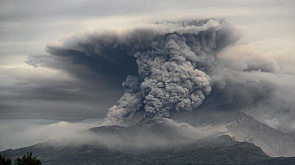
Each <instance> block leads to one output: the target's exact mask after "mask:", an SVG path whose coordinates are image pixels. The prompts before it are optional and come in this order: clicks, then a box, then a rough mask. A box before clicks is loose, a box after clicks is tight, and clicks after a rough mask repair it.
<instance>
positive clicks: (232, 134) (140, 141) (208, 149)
mask: <svg viewBox="0 0 295 165" xmlns="http://www.w3.org/2000/svg"><path fill="white" fill-rule="evenodd" d="M177 116H178V118H173V119H167V118H154V119H144V120H141V121H140V122H139V123H137V124H135V125H132V126H129V127H122V126H117V125H113V126H102V127H95V128H91V129H89V130H86V131H83V132H80V133H81V134H82V135H83V136H81V137H77V138H76V139H81V138H83V140H82V142H76V141H71V140H68V141H69V142H57V141H51V142H47V143H41V144H36V145H34V146H30V147H26V148H20V149H16V150H6V151H3V152H0V154H1V155H7V156H9V157H11V158H13V159H15V158H16V157H19V156H22V155H24V154H26V153H27V152H33V154H34V156H37V157H38V158H39V159H41V160H42V163H43V164H44V165H51V164H54V165H57V164H62V165H82V164H87V165H89V164H90V165H91V164H93V165H96V164H109V165H112V164H123V165H124V164H131V165H138V164H143V165H144V164H161V165H165V164H167V165H168V164H169V165H171V164H172V165H173V164H175V165H176V164H177V165H189V164H190V165H209V164H210V165H212V164H216V165H233V164H241V165H264V164H265V165H284V164H286V165H290V164H295V157H275V158H273V157H271V156H279V155H284V156H294V155H293V151H294V148H293V145H294V137H293V136H292V135H289V134H287V133H283V132H280V131H278V130H275V129H273V128H270V127H269V126H267V125H264V124H261V123H259V122H258V121H257V120H255V119H254V118H253V117H251V116H249V115H246V114H244V113H242V112H227V113H224V112H223V113H219V112H201V111H200V112H197V113H194V114H193V115H190V117H188V116H185V115H184V116H181V115H177ZM172 117H173V116H172ZM184 119H185V120H184ZM183 121H186V122H187V123H185V122H183Z"/></svg>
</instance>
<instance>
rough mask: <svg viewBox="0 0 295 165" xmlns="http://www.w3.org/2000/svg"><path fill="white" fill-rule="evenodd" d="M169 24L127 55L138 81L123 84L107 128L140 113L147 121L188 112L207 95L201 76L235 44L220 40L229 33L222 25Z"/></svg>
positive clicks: (132, 78) (207, 83)
mask: <svg viewBox="0 0 295 165" xmlns="http://www.w3.org/2000/svg"><path fill="white" fill-rule="evenodd" d="M170 24H172V25H170V26H167V25H165V26H167V29H161V28H162V27H163V26H164V25H162V24H160V25H159V29H160V30H159V29H158V31H157V33H155V31H153V32H154V33H153V35H151V36H150V37H148V38H142V40H143V41H140V42H139V45H136V46H135V48H140V49H133V50H132V52H131V53H129V55H130V56H133V57H135V58H136V63H137V65H138V75H137V76H131V75H130V76H128V77H127V79H126V81H125V82H123V84H122V85H123V87H124V88H125V93H124V95H123V96H122V97H121V98H120V100H119V101H118V103H119V105H115V106H113V107H112V108H110V109H109V112H108V121H109V122H110V123H122V122H126V119H128V118H132V116H133V115H134V114H135V113H136V112H137V111H141V110H142V109H144V112H145V114H144V116H145V118H153V117H169V112H170V111H175V110H176V111H182V110H187V111H191V110H193V109H194V108H196V107H197V106H199V105H200V104H201V103H202V101H203V100H204V99H205V96H206V95H208V94H209V93H210V91H211V86H210V77H209V76H208V75H207V74H206V73H205V72H206V71H208V70H210V66H211V63H214V61H215V57H216V52H217V51H218V50H220V49H222V47H223V46H225V45H226V44H225V43H229V42H230V41H229V40H230V39H233V38H230V37H229V38H225V37H224V33H225V32H227V31H226V30H224V29H223V26H222V22H221V21H220V20H203V21H192V22H178V23H170ZM168 27H169V28H168ZM227 36H231V35H227ZM233 40H235V39H233ZM221 43H222V44H221ZM137 44H138V43H137Z"/></svg>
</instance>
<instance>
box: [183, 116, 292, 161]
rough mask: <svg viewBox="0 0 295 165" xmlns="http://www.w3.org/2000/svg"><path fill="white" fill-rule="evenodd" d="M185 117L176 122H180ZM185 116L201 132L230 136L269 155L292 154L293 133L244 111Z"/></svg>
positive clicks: (287, 155) (286, 155)
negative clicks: (283, 130) (265, 122)
mask: <svg viewBox="0 0 295 165" xmlns="http://www.w3.org/2000/svg"><path fill="white" fill-rule="evenodd" d="M183 117H184V116H182V117H179V118H178V121H183V120H184V119H183ZM188 118H189V117H188V116H186V119H185V120H186V121H193V122H189V124H191V125H192V126H193V127H194V128H196V129H198V130H200V131H202V132H203V134H204V135H207V136H209V135H212V134H219V135H229V136H231V137H233V138H234V139H235V140H236V141H240V142H249V143H253V144H255V145H256V146H258V147H260V148H261V149H262V150H263V151H264V152H265V153H267V154H268V155H270V156H275V157H277V156H285V157H290V156H295V136H294V135H292V134H288V133H284V132H281V131H278V130H276V129H274V128H271V127H269V126H268V125H266V124H262V123H260V122H259V121H257V120H255V119H254V118H253V117H252V116H249V115H247V114H245V113H243V112H240V111H235V112H226V113H225V112H204V111H199V112H196V113H194V115H191V116H190V118H191V119H188Z"/></svg>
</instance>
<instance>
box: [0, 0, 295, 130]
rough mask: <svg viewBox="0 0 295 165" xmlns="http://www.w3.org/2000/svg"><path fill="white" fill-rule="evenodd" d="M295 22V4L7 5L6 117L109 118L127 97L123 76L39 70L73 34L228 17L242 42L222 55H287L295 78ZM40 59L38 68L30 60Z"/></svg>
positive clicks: (1, 114) (0, 25) (36, 0)
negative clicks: (110, 110) (243, 51)
mask: <svg viewBox="0 0 295 165" xmlns="http://www.w3.org/2000/svg"><path fill="white" fill-rule="evenodd" d="M294 17H295V16H294V1H293V0H271V1H265V0H248V1H231V0H208V1H206V2H204V1H194V0H185V1H168V0H164V1H141V0H140V1H139V0H117V1H114V0H107V1H106V0H105V1H104V0H99V1H91V0H71V1H67V0H64V1H60V0H59V1H55V0H54V1H45V0H27V1H17V0H2V1H1V5H0V119H20V118H23V119H26V118H41V119H53V120H83V119H87V118H104V117H105V116H106V113H107V109H108V108H110V107H111V106H112V105H114V104H116V102H117V100H118V99H119V98H120V96H121V95H122V93H123V89H122V88H121V83H122V81H123V80H124V78H122V77H118V78H117V79H114V78H112V77H107V75H106V77H101V76H97V75H91V74H90V75H85V77H81V76H75V75H73V74H71V73H69V72H67V71H65V70H64V69H61V67H62V64H61V66H59V67H55V68H52V67H46V65H47V64H48V61H46V62H47V63H46V64H44V65H40V63H42V62H43V61H42V60H44V58H46V57H48V56H50V55H49V54H48V53H47V52H46V51H45V48H46V45H58V44H60V43H62V42H63V41H64V40H66V39H67V38H69V37H70V36H72V35H74V34H84V33H93V32H94V31H97V32H100V31H104V30H115V31H120V30H121V29H126V28H131V27H133V26H140V25H143V24H148V23H154V22H162V21H175V20H176V21H177V20H182V19H200V18H226V21H228V22H229V23H230V24H232V25H233V26H234V27H235V28H236V29H237V30H238V31H239V32H240V33H241V40H240V41H238V43H236V45H234V46H233V48H232V49H229V50H226V51H228V52H230V53H229V54H226V53H222V54H221V57H222V56H225V57H230V56H231V55H232V54H233V53H241V52H234V51H233V50H235V47H236V48H239V49H240V48H243V49H247V50H248V51H249V52H251V53H252V54H258V55H263V56H267V57H271V59H275V60H277V59H281V56H283V57H284V59H283V60H277V61H279V62H280V63H281V64H282V66H284V67H281V70H283V69H285V72H286V73H288V74H291V75H294V71H293V72H292V69H293V64H294V58H295V57H294V45H295V41H294V36H295V34H294V33H295V32H294V28H295V25H294V20H295V18H294ZM38 58H40V60H39V63H38V65H37V64H35V63H34V62H32V60H31V59H34V60H35V61H38ZM286 59H287V60H286ZM48 60H50V59H48ZM65 65H66V64H65ZM81 70H83V68H81ZM292 83H294V81H293V82H292V81H291V82H290V86H291V87H293V88H292V89H294V84H292ZM270 120H271V121H272V118H271V119H270ZM271 121H269V122H271ZM294 127H295V125H294Z"/></svg>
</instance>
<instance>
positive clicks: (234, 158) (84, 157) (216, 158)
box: [1, 136, 295, 165]
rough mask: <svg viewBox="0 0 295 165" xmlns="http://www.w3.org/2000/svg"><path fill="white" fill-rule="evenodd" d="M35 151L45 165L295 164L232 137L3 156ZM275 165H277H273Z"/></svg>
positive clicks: (40, 148) (43, 147)
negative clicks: (179, 143)
mask: <svg viewBox="0 0 295 165" xmlns="http://www.w3.org/2000/svg"><path fill="white" fill-rule="evenodd" d="M28 151H32V152H33V153H34V156H37V157H38V158H39V159H41V160H42V164H43V165H58V164H62V165H83V164H85V165H100V164H109V165H116V164H121V165H124V164H128V165H129V164H130V165H139V164H141V165H145V164H155V165H157V164H159V165H160V164H161V165H166V164H167V165H168V164H169V165H188V164H190V165H197V164H198V165H209V164H210V165H212V164H216V165H225V164H227V165H233V164H249V165H252V164H253V165H254V164H257V163H258V164H264V163H265V162H266V163H267V162H268V163H269V162H275V161H276V162H279V163H281V164H282V163H284V162H287V163H295V158H270V157H269V156H267V155H266V154H265V153H263V151H262V150H261V149H260V148H258V147H256V146H255V145H253V144H250V143H245V142H236V141H234V140H233V139H232V138H231V137H229V136H220V137H217V138H212V139H201V140H198V141H196V142H194V143H192V144H189V145H183V146H177V147H164V148H146V149H126V148H125V149H110V148H107V147H104V146H95V145H81V146H79V145H78V146H75V145H72V146H52V145H50V144H47V143H43V144H37V145H34V146H31V147H26V148H21V149H16V150H6V151H4V152H1V154H3V155H7V156H9V157H12V158H16V157H18V156H21V155H23V154H25V153H26V152H28ZM269 164H270V165H271V164H274V163H269Z"/></svg>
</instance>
